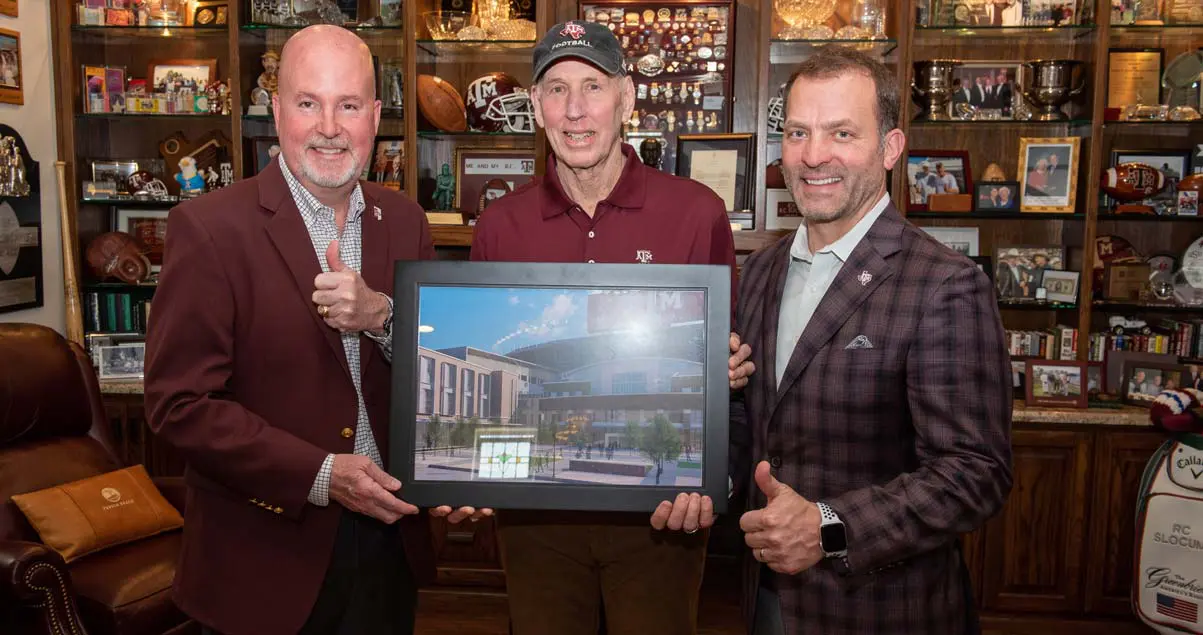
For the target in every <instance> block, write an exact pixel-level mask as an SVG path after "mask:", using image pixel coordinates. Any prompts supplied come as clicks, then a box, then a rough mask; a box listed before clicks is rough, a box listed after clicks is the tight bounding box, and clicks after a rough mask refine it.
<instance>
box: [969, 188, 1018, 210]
mask: <svg viewBox="0 0 1203 635" xmlns="http://www.w3.org/2000/svg"><path fill="white" fill-rule="evenodd" d="M973 211H975V212H1018V211H1019V182H1018V181H979V182H977V183H974V184H973Z"/></svg>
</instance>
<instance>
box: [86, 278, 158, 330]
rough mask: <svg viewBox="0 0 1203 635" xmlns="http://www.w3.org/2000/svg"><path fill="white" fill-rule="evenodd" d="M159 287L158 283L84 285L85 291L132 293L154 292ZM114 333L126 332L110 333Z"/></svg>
mask: <svg viewBox="0 0 1203 635" xmlns="http://www.w3.org/2000/svg"><path fill="white" fill-rule="evenodd" d="M158 286H159V283H157V282H143V283H140V284H129V283H127V282H89V283H85V284H84V285H83V287H84V291H85V292H88V291H132V290H135V289H137V290H144V289H146V290H151V291H153V290H154V289H155V288H156V287H158ZM109 332H114V333H123V332H124V331H109Z"/></svg>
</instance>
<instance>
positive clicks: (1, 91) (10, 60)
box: [0, 29, 25, 105]
mask: <svg viewBox="0 0 1203 635" xmlns="http://www.w3.org/2000/svg"><path fill="white" fill-rule="evenodd" d="M0 103H2V104H17V105H21V104H24V103H25V78H24V77H23V76H22V74H21V34H20V33H18V32H16V31H10V30H8V29H0Z"/></svg>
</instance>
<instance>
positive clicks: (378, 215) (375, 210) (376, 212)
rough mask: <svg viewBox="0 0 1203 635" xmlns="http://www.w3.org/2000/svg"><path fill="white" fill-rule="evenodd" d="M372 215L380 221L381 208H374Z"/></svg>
mask: <svg viewBox="0 0 1203 635" xmlns="http://www.w3.org/2000/svg"><path fill="white" fill-rule="evenodd" d="M372 213H373V214H375V215H376V220H380V208H379V207H375V206H373V207H372Z"/></svg>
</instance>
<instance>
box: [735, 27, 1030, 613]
mask: <svg viewBox="0 0 1203 635" xmlns="http://www.w3.org/2000/svg"><path fill="white" fill-rule="evenodd" d="M896 85H897V84H896V81H895V80H894V78H893V77H892V76H891V74H890V72H889V71H888V70H887V69H886V68H885V67H883V66H882V65H881V64H880V63H878V62H877V61H876V60H873V59H871V58H869V57H867V56H865V55H863V54H860V53H857V52H853V51H849V50H846V49H840V48H836V47H830V46H829V47H825V48H823V49H821V50H820V51H818V52H816V53H815V54H814V55H813V56H812V57H811V58H809V59H808V60H807V61H806V62H804V63H803V64H802V65H801V66H800V67H799V69H798V70H797V71H796V73H795V74H794V77H792V78H791V80H790V84H789V88H788V90H787V92H786V94H787V97H786V122H785V126H784V139H783V142H782V168H783V171H784V173H785V176H786V182H787V183H788V187H789V188H790V190H791V192H792V194H793V197H794V200H795V201H796V202H797V203H798V207H799V209H800V210H801V212H802V216H803V218H804V219H805V222H804V225H803V226H802V227H801V228H800V229H799V230H798V232H797V233H796V234H794V235H790V236H787V237H785V238H783V239H782V240H780V241H779V242H777V243H776V244H775V245H772V246H770V247H768V248H765V249H763V250H761V251H760V252H758V253H756V254H753V255H752V256H751V257H750V258H749V259H748V261H747V263H746V264H745V265H744V267H743V270H742V273H741V281H740V289H739V303H738V309H737V312H738V315H737V318H736V331H737V332H738V333H740V334H741V335H742V337H743V339H744V341H745V342H746V343H748V344H750V345H751V348H752V351H753V352H752V361H753V362H754V364H755V366H756V368H757V369H758V372H757V373H756V374H755V375H753V376H752V377H751V380H750V382H749V383H748V385H747V387H746V388H744V390H743V391H742V392H741V393H737V394H735V395H734V396H733V402H732V412H731V426H732V428H731V430H732V431H731V438H732V446H733V447H732V452H731V455H732V457H733V458H732V462H733V465H732V473H733V479H734V482H735V489H734V492H733V497H735V499H736V500H740V501H742V502H743V503H744V504H745V506H746V507H745V508H746V510H748V511H747V512H746V513H744V514H743V516H742V517H741V518H740V526H741V528H742V529H743V531H744V532H745V541H746V542H747V544H748V546H749V547H750V549H751V555H752V558H749V559H747V563H748V567H747V568H746V570H745V573H746V574H747V575H746V576H745V586H744V598H743V599H744V607H745V615H746V617H747V618H748V623H749V629H750V631H751V632H752V633H754V635H776V634H778V633H784V634H788V635H796V634H800V633H807V634H810V633H814V634H822V635H841V634H845V633H846V634H849V635H853V634H854V635H865V634H869V633H874V634H890V633H898V634H900V635H901V634H906V635H915V634H919V633H922V634H924V635H944V634H948V635H951V634H957V635H960V634H962V633H967V632H975V630H976V628H977V627H976V617H975V613H974V611H973V604H972V593H973V591H972V589H971V588H970V582H969V578H968V576H967V574H966V570H965V566H964V563H963V560H962V556H961V553H960V550H959V547H958V536H959V535H960V534H961V533H963V532H968V531H971V530H973V529H975V528H977V527H979V526H980V525H981V524H982V523H984V522H985V521H986V520H987V519H988V518H990V517H991V516H992V515H994V514H995V513H996V512H998V510H999V509H1000V507H1001V506H1002V504H1003V501H1004V500H1005V499H1006V497H1007V494H1008V492H1009V491H1010V488H1011V450H1010V424H1011V384H1010V376H1011V375H1010V367H1009V364H1008V355H1007V349H1006V347H1005V345H1004V341H1003V328H1002V325H1001V321H1000V318H999V313H998V305H997V300H996V298H995V294H994V289H993V287H992V285H991V284H990V281H989V279H988V278H987V277H986V275H985V274H984V273H982V272H981V271H980V270H979V269H978V268H977V267H976V266H975V264H974V263H973V262H971V261H970V260H969V259H967V258H965V257H963V256H961V255H958V254H957V253H955V252H954V251H952V250H951V249H948V248H947V247H945V246H943V245H941V244H940V243H938V242H936V241H935V240H933V239H932V238H931V237H930V236H928V235H927V234H926V233H924V232H923V231H921V230H919V229H918V228H916V227H915V226H913V225H911V224H910V223H908V222H907V221H906V220H904V219H903V217H902V216H901V215H900V214H899V213H898V211H897V209H895V207H894V205H893V204H892V203H891V202H890V199H889V196H888V194H887V190H886V180H887V179H886V174H887V170H889V169H891V168H892V167H893V166H894V164H895V162H896V161H897V160H898V159H899V157H900V156H901V155H902V152H903V147H904V143H905V139H904V137H903V133H902V132H901V131H900V130H898V129H897V123H898V113H899V100H898V94H897V91H896V88H895V86H896Z"/></svg>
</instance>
